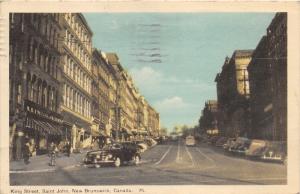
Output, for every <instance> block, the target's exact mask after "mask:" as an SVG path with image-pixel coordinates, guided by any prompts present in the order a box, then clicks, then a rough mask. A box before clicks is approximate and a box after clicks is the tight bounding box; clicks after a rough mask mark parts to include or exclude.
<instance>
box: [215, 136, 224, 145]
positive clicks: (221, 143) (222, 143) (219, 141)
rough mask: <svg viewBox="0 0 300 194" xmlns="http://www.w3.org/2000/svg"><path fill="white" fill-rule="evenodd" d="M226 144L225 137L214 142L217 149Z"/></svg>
mask: <svg viewBox="0 0 300 194" xmlns="http://www.w3.org/2000/svg"><path fill="white" fill-rule="evenodd" d="M226 142H227V138H226V137H220V138H219V139H218V140H217V142H216V146H217V147H223V145H224V144H225V143H226Z"/></svg>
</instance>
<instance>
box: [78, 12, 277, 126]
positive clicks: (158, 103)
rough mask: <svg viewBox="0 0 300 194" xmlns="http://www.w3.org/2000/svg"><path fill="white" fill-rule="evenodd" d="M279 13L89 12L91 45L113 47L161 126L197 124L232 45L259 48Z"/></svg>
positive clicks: (213, 96)
mask: <svg viewBox="0 0 300 194" xmlns="http://www.w3.org/2000/svg"><path fill="white" fill-rule="evenodd" d="M274 15H275V13H88V14H84V16H85V18H86V20H87V22H88V24H89V26H90V28H91V29H92V31H93V46H94V47H95V48H97V49H99V50H101V51H103V52H115V53H117V55H118V56H119V60H120V63H121V64H122V66H123V67H124V69H126V70H127V71H128V72H129V74H130V75H131V76H132V78H133V80H134V82H135V85H136V86H137V88H138V89H139V91H140V93H141V94H142V95H143V96H145V98H146V100H147V101H148V102H149V104H150V105H152V106H153V107H154V108H155V109H156V110H157V111H158V112H159V113H160V122H161V126H162V127H167V128H168V130H169V131H171V130H172V129H173V127H174V126H176V125H183V124H186V125H188V126H194V125H197V124H198V120H199V118H200V116H201V110H202V109H203V107H204V104H205V102H206V101H207V100H210V99H217V92H216V84H215V82H214V79H215V77H216V74H217V73H219V72H220V71H221V68H222V65H223V62H224V60H225V57H226V56H229V57H230V56H231V55H232V53H233V52H234V50H238V49H255V47H256V45H257V44H258V42H259V40H260V39H261V37H262V36H263V35H265V34H266V28H267V27H268V25H269V24H270V22H271V21H272V19H273V17H274Z"/></svg>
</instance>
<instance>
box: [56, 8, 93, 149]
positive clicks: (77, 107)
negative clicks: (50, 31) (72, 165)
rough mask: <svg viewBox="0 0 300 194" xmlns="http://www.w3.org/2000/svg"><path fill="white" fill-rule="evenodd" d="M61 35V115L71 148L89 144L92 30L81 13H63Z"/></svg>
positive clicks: (91, 122)
mask: <svg viewBox="0 0 300 194" xmlns="http://www.w3.org/2000/svg"><path fill="white" fill-rule="evenodd" d="M62 30H63V34H64V41H63V51H62V57H61V63H62V64H63V79H62V84H61V88H62V96H63V101H62V104H61V110H62V115H63V117H64V128H65V130H66V131H67V132H68V134H69V135H68V136H69V137H70V140H71V143H72V148H74V149H75V148H83V147H87V146H89V145H90V142H91V126H92V125H93V121H92V114H91V104H92V90H91V89H92V80H93V79H92V77H93V75H92V42H91V40H92V35H93V33H92V31H91V29H90V28H89V26H88V24H87V22H86V20H85V19H84V17H83V15H82V14H77V13H66V14H63V24H62Z"/></svg>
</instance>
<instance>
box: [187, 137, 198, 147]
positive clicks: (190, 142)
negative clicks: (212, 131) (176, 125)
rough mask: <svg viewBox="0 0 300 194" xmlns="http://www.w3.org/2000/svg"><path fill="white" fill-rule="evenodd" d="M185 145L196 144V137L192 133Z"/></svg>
mask: <svg viewBox="0 0 300 194" xmlns="http://www.w3.org/2000/svg"><path fill="white" fill-rule="evenodd" d="M185 145H186V146H194V145H196V140H195V137H194V136H192V135H189V136H187V137H186V138H185Z"/></svg>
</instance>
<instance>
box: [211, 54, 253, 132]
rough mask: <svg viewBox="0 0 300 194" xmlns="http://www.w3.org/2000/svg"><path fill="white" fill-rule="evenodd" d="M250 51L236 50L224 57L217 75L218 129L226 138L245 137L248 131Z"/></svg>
mask: <svg viewBox="0 0 300 194" xmlns="http://www.w3.org/2000/svg"><path fill="white" fill-rule="evenodd" d="M252 52H253V51H252V50H236V51H235V52H234V53H233V55H232V57H231V58H228V57H226V59H225V62H224V64H223V67H222V71H221V73H219V74H217V76H216V78H215V82H217V96H218V128H219V130H220V132H221V133H222V134H224V135H226V136H230V137H235V136H247V134H248V130H249V124H250V123H249V95H250V92H249V79H248V70H247V66H248V64H249V62H250V60H251V55H252Z"/></svg>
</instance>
